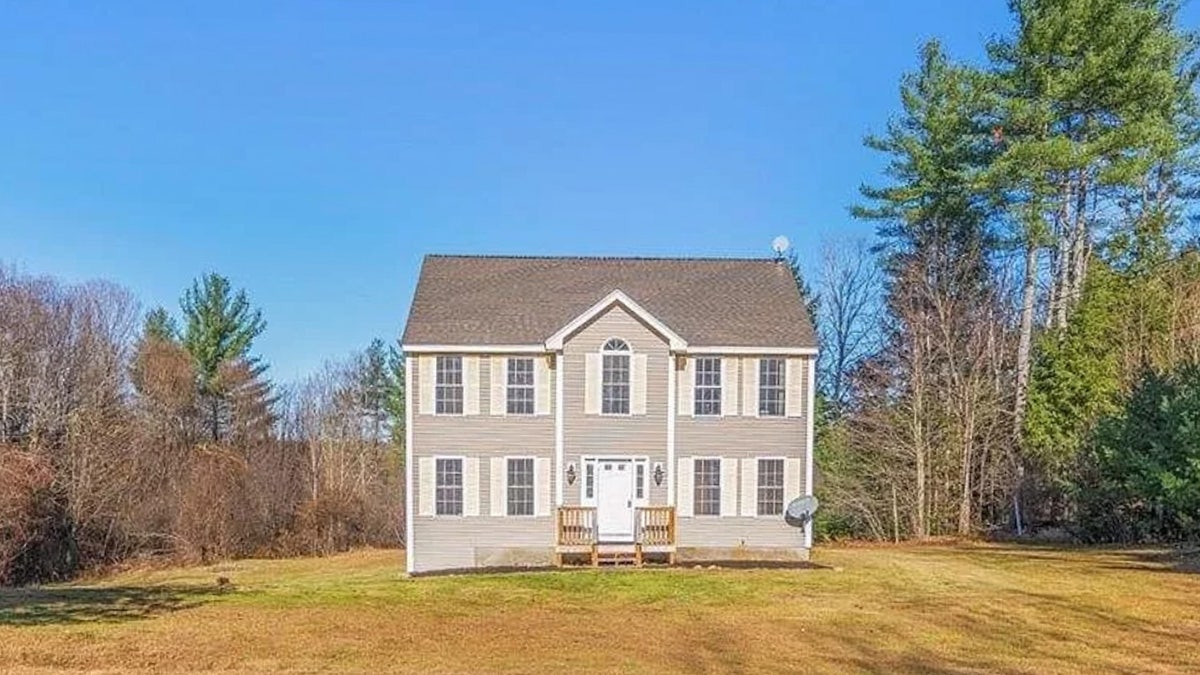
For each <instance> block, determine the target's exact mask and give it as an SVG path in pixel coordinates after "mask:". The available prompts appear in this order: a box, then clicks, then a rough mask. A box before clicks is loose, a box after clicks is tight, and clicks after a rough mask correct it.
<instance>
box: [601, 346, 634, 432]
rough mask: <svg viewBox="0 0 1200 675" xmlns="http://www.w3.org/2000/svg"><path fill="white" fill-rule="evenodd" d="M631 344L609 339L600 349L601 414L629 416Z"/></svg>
mask: <svg viewBox="0 0 1200 675" xmlns="http://www.w3.org/2000/svg"><path fill="white" fill-rule="evenodd" d="M629 352H630V349H629V343H628V342H625V341H624V340H622V339H621V338H609V339H608V340H607V341H606V342H605V343H604V346H603V347H601V348H600V355H601V361H602V363H601V371H602V372H601V385H602V386H601V389H600V391H601V396H600V405H601V408H600V412H601V413H603V414H605V415H628V414H629Z"/></svg>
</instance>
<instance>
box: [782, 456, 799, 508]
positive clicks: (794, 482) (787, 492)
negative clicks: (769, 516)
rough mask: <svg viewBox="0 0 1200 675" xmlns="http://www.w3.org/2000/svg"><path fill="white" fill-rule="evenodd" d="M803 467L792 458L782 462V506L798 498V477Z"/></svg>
mask: <svg viewBox="0 0 1200 675" xmlns="http://www.w3.org/2000/svg"><path fill="white" fill-rule="evenodd" d="M803 470H804V467H802V466H801V464H800V460H799V459H796V458H794V457H792V458H788V459H785V460H783V506H784V508H787V503H788V502H790V501H792V500H793V499H795V498H796V497H799V496H800V476H801V472H802V471H803Z"/></svg>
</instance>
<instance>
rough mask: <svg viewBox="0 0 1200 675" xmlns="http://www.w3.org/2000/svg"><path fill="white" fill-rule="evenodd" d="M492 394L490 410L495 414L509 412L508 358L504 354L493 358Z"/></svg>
mask: <svg viewBox="0 0 1200 675" xmlns="http://www.w3.org/2000/svg"><path fill="white" fill-rule="evenodd" d="M491 363H492V365H491V372H490V373H488V379H489V380H491V384H492V386H491V396H489V397H488V398H489V401H488V412H489V413H491V414H493V415H504V414H506V413H507V412H508V400H507V399H508V359H506V358H504V357H503V356H493V357H492V358H491Z"/></svg>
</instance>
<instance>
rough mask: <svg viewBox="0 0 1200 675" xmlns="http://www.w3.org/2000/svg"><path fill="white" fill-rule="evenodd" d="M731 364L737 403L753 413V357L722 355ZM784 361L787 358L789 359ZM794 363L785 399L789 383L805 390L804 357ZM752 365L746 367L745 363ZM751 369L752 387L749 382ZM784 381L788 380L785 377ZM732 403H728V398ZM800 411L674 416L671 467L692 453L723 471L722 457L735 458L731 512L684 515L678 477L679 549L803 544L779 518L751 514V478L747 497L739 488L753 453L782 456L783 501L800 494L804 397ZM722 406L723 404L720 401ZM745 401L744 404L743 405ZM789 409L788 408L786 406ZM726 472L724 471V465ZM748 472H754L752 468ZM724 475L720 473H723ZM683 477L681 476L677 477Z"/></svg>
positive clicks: (686, 487) (684, 486) (686, 492)
mask: <svg viewBox="0 0 1200 675" xmlns="http://www.w3.org/2000/svg"><path fill="white" fill-rule="evenodd" d="M725 358H727V359H729V360H730V361H731V362H732V361H734V360H736V361H737V362H738V363H739V368H740V369H741V374H742V378H741V382H740V384H741V385H742V386H740V387H739V389H740V391H739V398H740V400H739V401H737V403H739V404H742V405H741V407H740V409H741V410H743V411H745V410H752V411H754V412H757V406H758V396H757V390H758V380H757V372H758V371H757V365H758V357H736V356H733V357H725ZM789 360H790V359H789ZM796 360H797V361H798V362H799V364H798V366H793V367H792V369H793V372H797V373H799V377H798V378H797V381H796V382H795V383H792V382H791V381H789V383H788V391H789V394H788V396H789V398H790V397H791V392H792V391H793V390H794V388H795V387H794V386H793V385H795V386H798V387H799V390H800V391H801V392H802V394H803V396H805V397H806V396H807V394H808V381H807V378H808V373H809V370H810V369H809V367H808V365H809V364H808V362H807V361H808V359H807V358H801V359H796ZM750 364H752V365H750ZM751 368H752V369H753V374H754V386H753V387H751V386H749V380H750V375H749V374H748V371H749V370H750V369H751ZM789 380H790V378H789ZM728 403H729V404H733V403H734V402H733V401H730V402H728ZM800 403H801V410H800V413H801V414H800V415H799V416H798V417H757V416H756V415H753V414H751V415H749V416H746V415H743V416H728V417H726V416H723V417H716V418H713V417H692V416H691V415H680V416H679V417H678V418H677V419H676V421H675V456H676V457H677V458H678V461H677V465H679V466H683V465H684V464H685V463H687V464H688V465H690V463H691V461H692V460H693V459H694V458H696V457H721V458H722V459H723V460H725V461H723V462H722V465H723V469H724V468H725V467H724V465H725V464H726V461H728V460H729V459H733V460H735V463H736V464H737V466H738V471H737V478H736V480H735V481H734V484H733V487H734V489H735V490H736V491H737V493H738V495H737V507H738V508H737V515H736V516H725V515H722V516H721V517H719V518H714V517H705V518H698V517H689V516H690V514H689V513H687V511H689V510H690V508H688V507H690V504H691V502H692V499H693V494H692V483H691V481H685V480H680V481H679V484H678V489H679V494H678V500H677V504H678V505H679V507H680V509H679V521H678V532H679V545H680V546H683V547H713V548H722V547H739V546H747V547H757V548H797V547H802V546H803V545H804V531H803V530H802V529H798V528H793V527H789V526H788V525H787V524H786V523H784V521H783V517H782V516H763V517H757V516H755V515H753V514H754V513H755V512H756V511H757V502H756V499H757V487H758V486H757V476H754V477H753V478H754V482H753V486H754V487H753V489H754V492H753V493H752V494H750V495H746V494H745V490H746V489H747V487H748V486H749V485H751V482H750V481H751V478H750V477H748V476H746V475H745V474H744V472H745V470H746V467H747V466H748V465H749V464H751V463H753V462H754V461H756V460H757V459H758V458H759V457H782V458H784V459H785V462H784V465H785V472H786V478H785V486H784V487H785V489H784V504H785V505H786V503H787V502H788V501H790V500H791V499H794V498H796V497H798V496H801V495H803V494H804V493H805V490H806V486H805V485H804V466H805V461H806V457H805V452H806V450H805V448H806V447H807V438H806V435H807V429H808V427H807V419H806V415H807V411H808V401H807V400H804V399H801V401H800ZM722 405H726V402H725V401H722ZM747 405H750V406H751V407H750V408H747V407H746V406H747ZM789 407H790V406H789ZM726 470H727V469H726ZM753 471H754V472H755V473H757V466H755V467H754V469H753ZM723 474H724V471H723ZM677 477H678V478H683V476H682V475H677ZM722 478H723V480H722V486H721V488H722V497H723V498H724V497H725V490H726V482H727V481H726V480H724V478H725V476H724V475H723V476H722ZM722 511H723V512H724V511H725V509H722Z"/></svg>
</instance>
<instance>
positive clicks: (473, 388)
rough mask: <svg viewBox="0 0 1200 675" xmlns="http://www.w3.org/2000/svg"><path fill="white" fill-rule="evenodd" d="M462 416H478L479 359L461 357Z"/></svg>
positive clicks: (475, 357)
mask: <svg viewBox="0 0 1200 675" xmlns="http://www.w3.org/2000/svg"><path fill="white" fill-rule="evenodd" d="M462 367H463V414H464V415H478V414H479V357H478V356H464V357H462Z"/></svg>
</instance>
